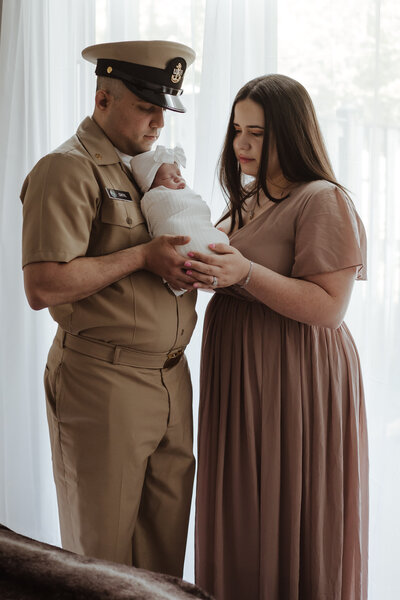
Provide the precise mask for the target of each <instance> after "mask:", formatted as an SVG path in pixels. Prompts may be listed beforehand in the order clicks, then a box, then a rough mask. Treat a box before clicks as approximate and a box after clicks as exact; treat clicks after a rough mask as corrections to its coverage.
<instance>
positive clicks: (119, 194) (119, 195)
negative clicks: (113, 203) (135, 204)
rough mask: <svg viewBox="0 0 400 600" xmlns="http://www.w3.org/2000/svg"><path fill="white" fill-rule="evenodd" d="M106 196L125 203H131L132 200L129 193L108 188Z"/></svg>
mask: <svg viewBox="0 0 400 600" xmlns="http://www.w3.org/2000/svg"><path fill="white" fill-rule="evenodd" d="M106 192H107V196H108V197H109V198H113V199H114V200H125V201H126V202H132V198H131V195H130V193H129V192H124V191H122V190H113V189H110V188H106Z"/></svg>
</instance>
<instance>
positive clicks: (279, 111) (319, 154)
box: [219, 75, 346, 231]
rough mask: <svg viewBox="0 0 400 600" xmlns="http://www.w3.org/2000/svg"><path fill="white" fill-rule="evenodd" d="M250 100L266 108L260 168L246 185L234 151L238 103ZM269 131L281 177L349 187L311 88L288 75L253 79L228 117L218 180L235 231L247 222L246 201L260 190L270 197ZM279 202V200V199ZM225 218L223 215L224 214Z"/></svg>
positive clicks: (240, 92) (235, 102) (292, 180)
mask: <svg viewBox="0 0 400 600" xmlns="http://www.w3.org/2000/svg"><path fill="white" fill-rule="evenodd" d="M246 99H250V100H253V102H256V103H257V104H259V105H260V106H261V107H262V109H263V112H264V120H265V124H264V139H263V145H262V150H261V160H260V167H259V171H258V174H257V177H256V179H255V181H254V183H252V184H250V185H246V186H245V185H244V184H243V178H242V171H241V168H240V164H239V163H238V161H237V159H236V156H235V153H234V151H233V140H234V137H235V130H234V126H233V123H234V114H235V106H236V104H237V103H238V102H241V101H242V100H246ZM271 136H273V139H274V140H275V142H276V148H277V153H278V160H279V164H280V167H281V170H282V173H283V176H284V177H285V178H286V179H287V180H288V181H291V182H307V181H315V180H318V179H325V180H326V181H330V182H331V183H334V184H335V185H337V186H338V187H340V188H341V189H342V190H343V191H344V192H345V193H346V189H345V188H344V187H343V186H342V185H340V184H339V183H338V182H337V181H336V178H335V175H334V173H333V169H332V166H331V163H330V161H329V158H328V154H327V151H326V148H325V144H324V140H323V137H322V134H321V131H320V128H319V125H318V121H317V117H316V114H315V110H314V106H313V103H312V100H311V98H310V96H309V94H308V92H307V90H306V89H305V88H304V87H303V86H302V85H301V84H300V83H299V82H298V81H296V80H294V79H292V78H291V77H287V76H286V75H265V76H263V77H257V78H256V79H252V80H251V81H249V82H248V83H246V85H244V86H243V87H242V88H241V89H240V90H239V92H238V93H237V95H236V98H235V100H234V102H233V106H232V112H231V116H230V119H229V125H228V131H227V133H226V137H225V142H224V146H223V149H222V152H221V156H220V159H219V181H220V183H221V187H222V190H223V192H224V195H225V196H226V198H227V201H228V208H229V213H228V215H224V217H223V218H224V219H225V218H226V217H227V216H230V217H231V228H230V231H233V229H234V228H235V225H236V222H238V226H239V227H242V225H243V216H242V211H241V208H242V205H243V203H244V202H245V201H246V200H247V199H248V198H250V197H251V196H254V195H256V196H257V201H258V195H259V193H260V190H262V191H263V192H264V194H265V195H266V196H267V197H271V196H270V194H269V191H268V188H267V170H268V148H269V144H270V139H271ZM275 201H276V202H279V200H278V199H275ZM221 220H222V219H221Z"/></svg>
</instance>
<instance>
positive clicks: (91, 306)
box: [21, 117, 196, 352]
mask: <svg viewBox="0 0 400 600" xmlns="http://www.w3.org/2000/svg"><path fill="white" fill-rule="evenodd" d="M21 200H22V202H23V209H24V225H23V250H22V255H23V266H25V265H27V264H29V263H33V262H42V261H55V262H69V261H71V260H73V259H74V258H77V257H80V256H102V255H105V254H109V253H111V252H116V251H118V250H122V249H124V248H128V247H131V246H136V245H138V244H142V243H144V242H148V241H150V237H149V234H148V231H147V227H146V223H145V219H144V217H143V215H142V213H141V210H140V196H139V193H138V190H137V187H136V185H135V182H134V180H133V177H132V175H131V174H130V172H129V171H128V169H127V168H126V167H125V166H124V165H123V164H122V162H121V161H120V159H119V157H118V155H117V153H116V151H115V149H114V146H113V145H112V143H111V141H110V140H109V139H108V138H107V137H106V135H105V134H104V132H103V131H102V129H101V128H100V127H99V126H98V125H97V124H96V123H95V122H94V121H93V119H91V118H90V117H87V118H86V119H85V120H84V121H83V122H82V123H81V125H80V126H79V128H78V130H77V133H76V135H74V136H73V137H72V138H70V139H69V140H68V141H66V142H65V143H64V144H62V145H61V146H60V147H59V148H57V150H55V151H54V152H52V153H50V154H48V155H47V156H45V157H43V158H42V159H41V160H40V161H39V162H38V163H37V164H36V166H35V167H34V168H33V169H32V171H31V172H30V173H29V175H28V176H27V178H26V180H25V182H24V185H23V187H22V191H21ZM195 302H196V294H195V293H194V292H187V293H185V294H183V295H182V296H178V297H177V296H175V294H173V293H172V292H171V291H170V290H169V289H168V287H167V286H166V285H165V284H163V282H162V280H161V278H160V277H158V276H157V275H154V274H153V273H150V272H148V271H137V272H134V273H132V274H131V275H129V276H128V277H125V278H123V279H121V280H120V281H117V282H115V283H113V284H111V285H109V286H107V287H106V288H104V289H103V290H101V291H99V292H97V293H95V294H93V295H91V296H89V297H88V298H84V299H83V300H79V301H77V302H72V303H70V304H63V305H59V306H54V307H51V308H50V309H49V310H50V313H51V315H52V317H53V318H54V319H55V321H57V323H59V324H60V326H61V327H62V328H63V329H64V330H66V331H68V332H70V333H73V334H81V335H84V336H86V337H89V338H93V339H96V340H101V341H105V342H109V343H112V344H115V345H121V346H128V347H133V348H136V349H138V350H142V351H144V352H169V351H170V350H172V349H174V348H180V347H182V346H186V345H187V344H188V342H189V340H190V336H191V334H192V331H193V328H194V326H195V323H196V313H195V310H194V306H195Z"/></svg>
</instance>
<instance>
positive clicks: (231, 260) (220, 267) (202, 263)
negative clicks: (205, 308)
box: [184, 244, 250, 289]
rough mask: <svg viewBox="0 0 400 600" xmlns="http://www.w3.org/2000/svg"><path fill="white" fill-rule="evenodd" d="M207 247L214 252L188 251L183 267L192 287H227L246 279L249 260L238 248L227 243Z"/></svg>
mask: <svg viewBox="0 0 400 600" xmlns="http://www.w3.org/2000/svg"><path fill="white" fill-rule="evenodd" d="M209 248H210V249H211V250H212V251H213V252H214V254H202V253H200V252H189V253H188V256H189V257H190V259H188V260H187V261H186V262H185V264H184V267H185V268H186V269H187V271H186V275H188V276H189V277H191V278H192V279H193V282H194V283H193V287H194V288H198V289H202V288H203V289H204V288H207V289H209V288H216V287H228V286H230V285H234V284H235V283H240V282H242V281H244V280H245V279H246V277H247V273H248V272H249V268H250V261H249V260H248V259H247V258H245V257H244V256H243V255H242V254H241V253H240V252H239V250H237V249H236V248H233V247H232V246H228V245H227V244H210V245H209ZM214 278H216V279H214Z"/></svg>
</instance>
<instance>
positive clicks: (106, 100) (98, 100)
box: [94, 90, 111, 112]
mask: <svg viewBox="0 0 400 600" xmlns="http://www.w3.org/2000/svg"><path fill="white" fill-rule="evenodd" d="M94 101H95V104H96V108H97V109H98V110H101V111H102V112H104V111H105V110H106V109H107V108H108V106H109V105H110V102H111V94H109V92H107V91H106V90H97V92H96V95H95V97H94Z"/></svg>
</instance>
